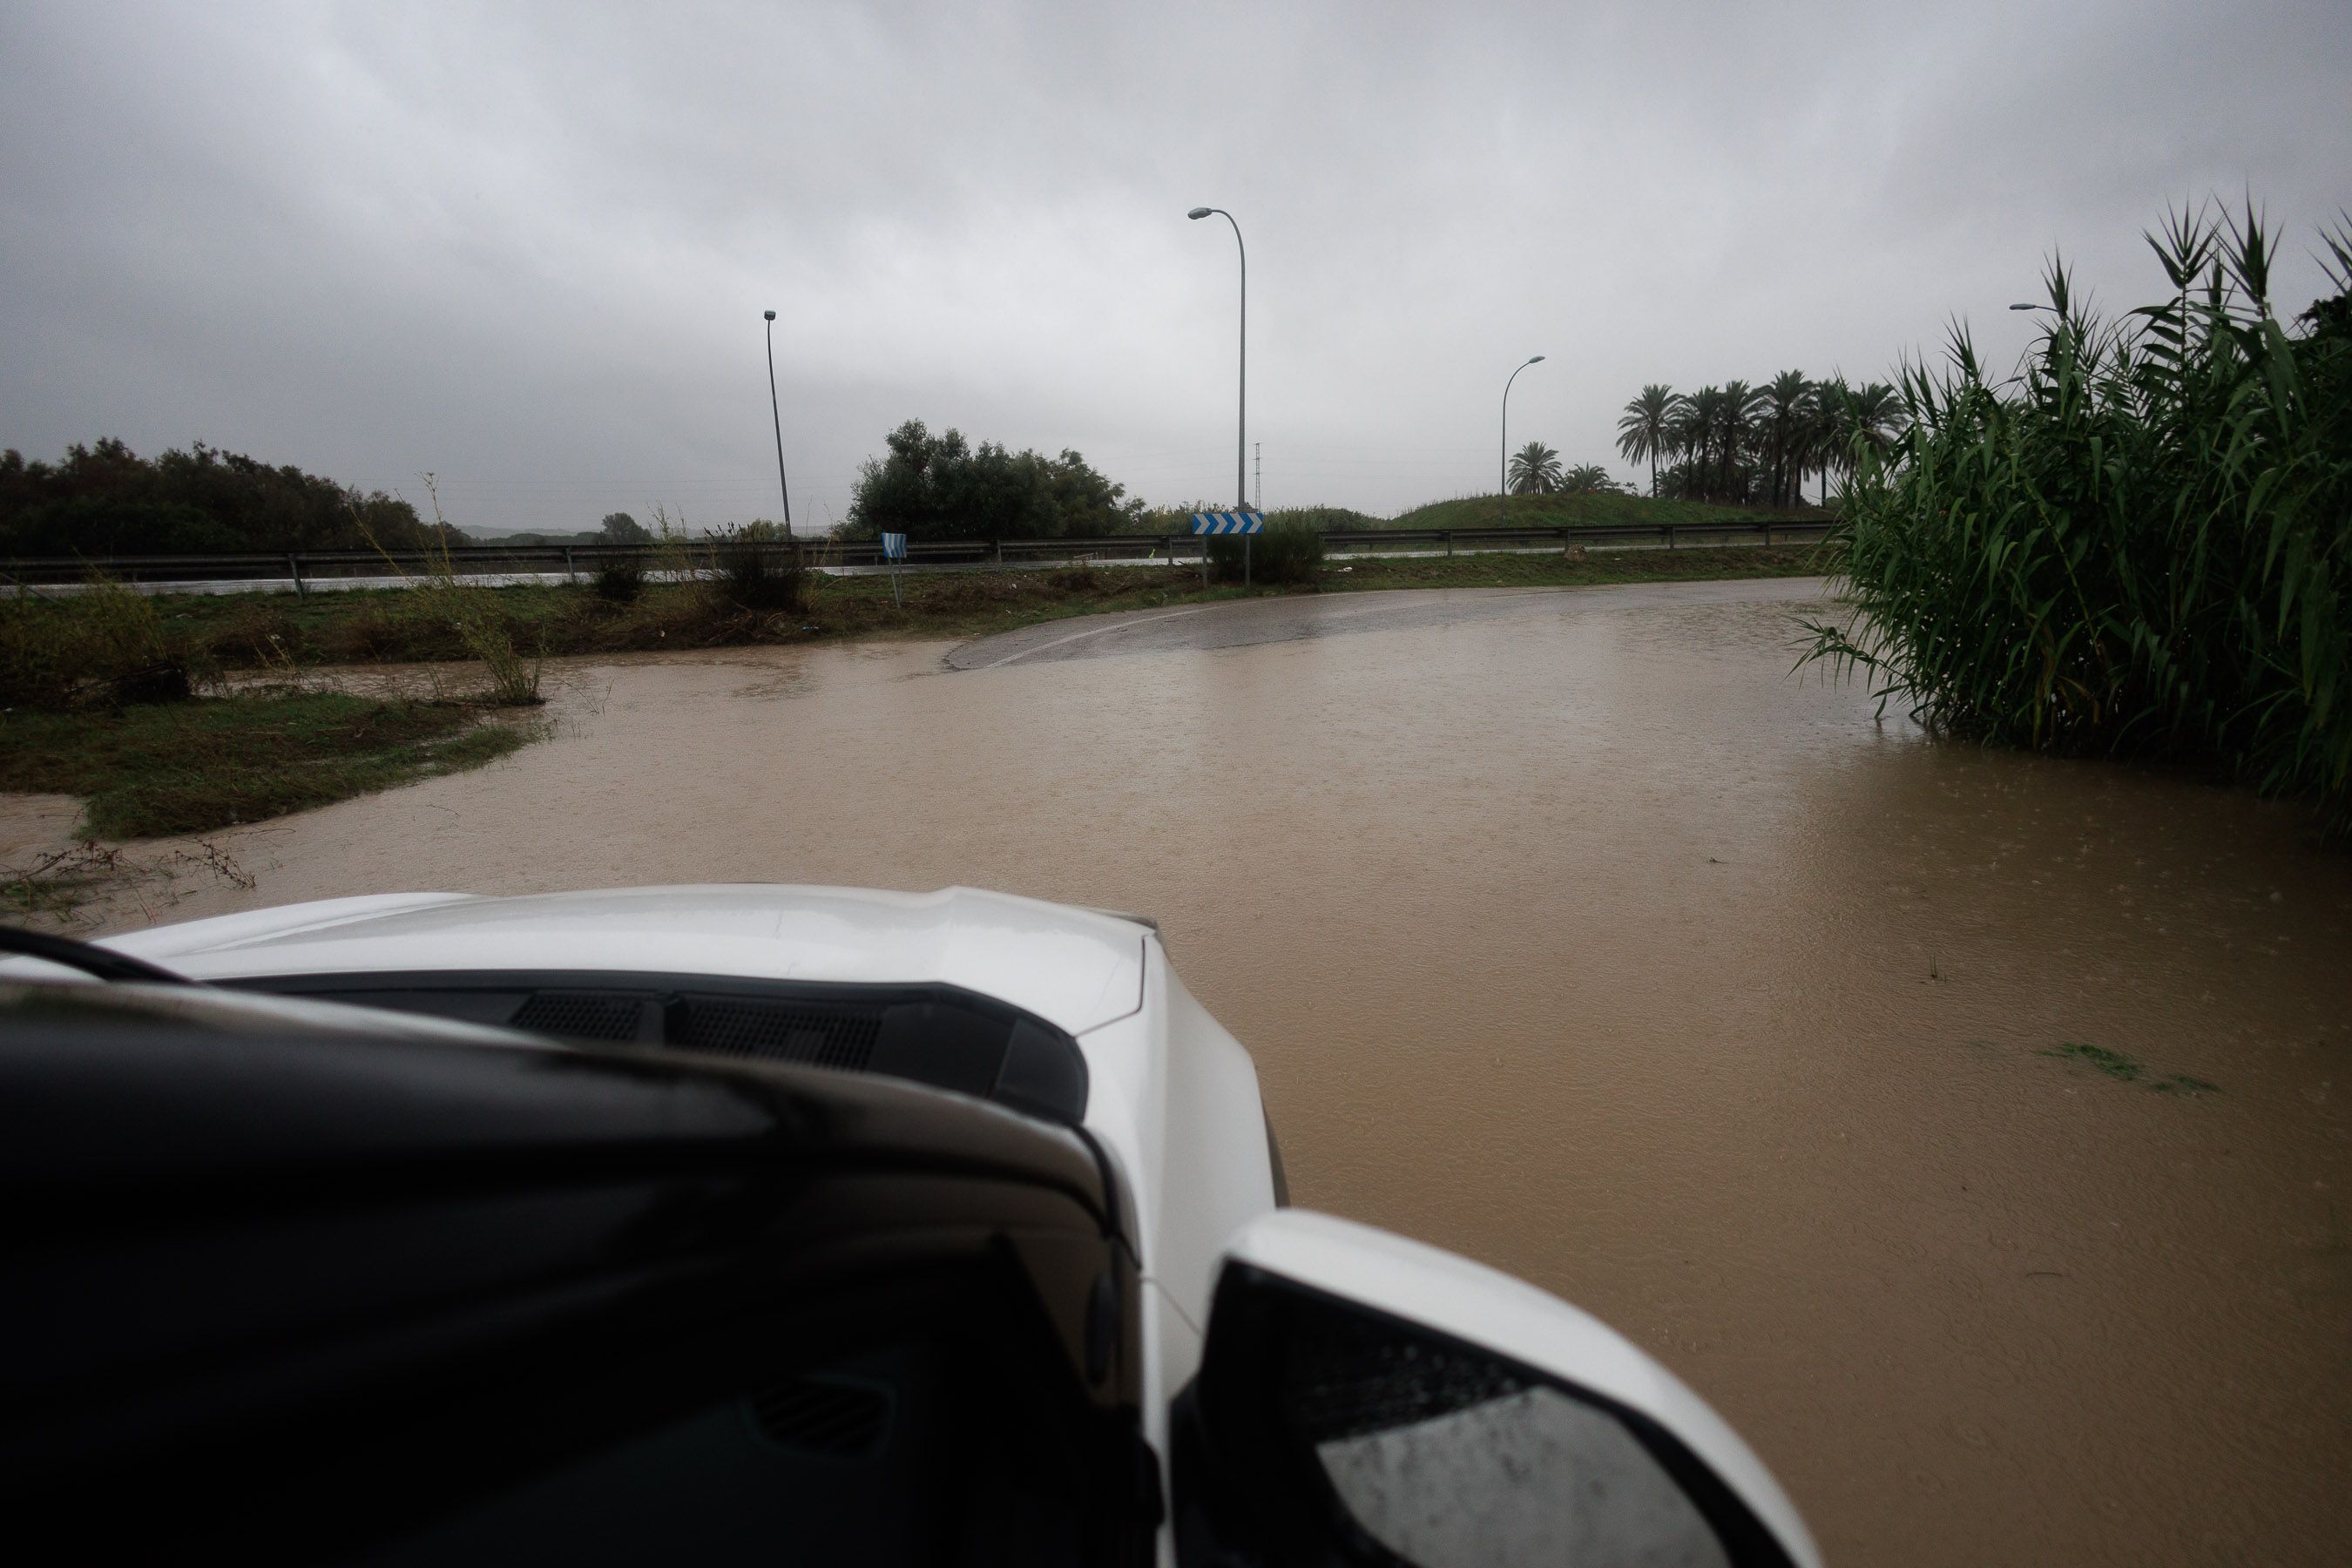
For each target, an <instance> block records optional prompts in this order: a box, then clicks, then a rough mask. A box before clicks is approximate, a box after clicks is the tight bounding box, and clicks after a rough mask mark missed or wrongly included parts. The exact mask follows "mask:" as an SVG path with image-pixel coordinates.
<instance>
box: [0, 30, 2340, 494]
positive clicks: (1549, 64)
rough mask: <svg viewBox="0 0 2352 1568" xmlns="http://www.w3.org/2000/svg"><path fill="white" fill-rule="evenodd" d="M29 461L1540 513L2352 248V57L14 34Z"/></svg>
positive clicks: (4, 256) (1396, 43) (1971, 38)
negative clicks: (1902, 370) (1935, 369)
mask: <svg viewBox="0 0 2352 1568" xmlns="http://www.w3.org/2000/svg"><path fill="white" fill-rule="evenodd" d="M0 125H5V135H0V221H5V245H0V445H5V446H13V447H19V448H21V449H22V450H23V451H24V452H25V453H26V455H27V456H28V457H47V458H55V457H57V456H58V455H60V454H61V453H62V451H63V449H64V447H65V446H66V445H67V444H68V442H71V441H76V440H87V439H89V438H92V437H97V436H99V435H101V434H115V435H120V436H121V437H125V438H127V439H128V440H129V441H130V442H131V444H132V445H133V446H134V447H137V448H139V449H140V450H142V451H151V450H154V449H157V448H160V447H165V446H173V445H181V444H185V443H187V442H190V441H194V440H205V441H208V442H211V443H214V444H215V445H218V446H225V447H231V448H234V449H238V450H244V451H250V452H252V453H254V454H255V455H256V456H259V457H263V458H268V459H270V460H272V461H279V462H293V463H299V464H300V465H301V466H303V467H305V468H313V469H317V470H320V471H324V472H327V473H331V474H332V475H335V476H336V477H338V478H341V479H350V480H353V481H356V482H358V483H361V484H363V485H366V486H370V487H377V486H381V487H383V488H386V489H396V490H398V491H400V492H401V493H403V494H404V495H407V496H408V497H410V499H412V500H417V501H418V502H420V503H422V501H423V500H424V496H423V492H422V487H421V485H420V483H419V481H418V478H417V476H418V475H419V473H420V472H421V471H423V470H425V469H433V470H436V471H437V472H438V473H439V474H440V475H441V476H442V480H443V485H442V488H443V495H444V499H445V501H446V502H447V503H448V505H449V510H450V511H451V514H452V520H453V521H458V522H462V523H466V524H467V525H470V526H476V527H492V528H499V527H515V528H524V527H536V528H563V527H593V525H594V522H595V520H596V519H597V518H598V517H600V516H601V515H602V514H603V513H604V512H605V511H607V510H614V509H615V508H620V509H626V510H631V511H634V512H636V513H637V514H639V515H640V516H644V515H646V513H647V512H648V511H649V510H650V508H651V506H652V505H653V504H654V503H655V502H657V501H658V502H663V503H666V504H667V505H669V506H670V507H672V508H673V509H678V508H683V509H684V510H685V512H686V513H687V515H688V517H689V519H691V520H692V521H694V522H696V523H698V524H699V523H704V522H717V521H728V520H741V519H747V518H750V517H751V516H755V515H773V514H774V512H775V510H776V506H775V490H774V486H775V473H774V449H773V442H772V436H771V433H770V427H769V412H768V404H767V393H768V388H767V381H766V368H765V363H764V360H763V358H762V350H761V321H760V312H761V310H762V309H763V308H773V309H774V310H776V311H777V312H778V318H779V319H778V321H777V323H776V326H777V331H776V358H777V374H778V378H779V382H780V385H781V390H782V409H783V430H784V447H785V457H786V460H787V464H788V467H789V469H790V473H791V479H792V485H793V509H794V516H795V518H796V519H798V520H801V521H816V522H819V523H822V522H824V521H826V520H828V519H831V518H837V517H838V516H839V515H840V514H841V512H842V511H843V510H844V508H845V505H846V503H847V500H848V495H849V489H850V486H851V483H852V481H853V480H854V479H855V476H856V468H857V465H858V463H859V462H860V461H861V460H862V459H863V458H866V456H868V455H869V454H871V453H874V452H876V451H877V450H879V449H880V447H881V437H882V436H883V433H884V432H885V431H886V430H887V429H888V428H889V427H890V426H893V425H895V424H897V423H898V421H899V420H901V419H904V418H907V417H909V416H917V417H920V418H923V419H925V420H927V421H929V423H930V424H932V425H933V426H948V425H954V426H961V428H962V429H964V430H965V431H966V432H967V433H969V434H971V436H973V437H976V438H977V437H986V438H990V439H995V440H1001V441H1003V442H1005V443H1006V444H1008V445H1010V446H1013V447H1024V446H1035V447H1042V448H1045V449H1046V450H1049V451H1051V450H1058V449H1059V448H1061V447H1076V448H1078V449H1079V450H1081V451H1083V452H1084V453H1085V454H1086V455H1087V458H1089V459H1091V460H1092V461H1094V462H1095V463H1096V464H1097V466H1098V467H1100V468H1103V469H1104V470H1105V471H1107V472H1108V474H1109V475H1110V476H1111V477H1112V478H1114V479H1119V480H1122V481H1124V482H1125V483H1127V484H1128V485H1129V487H1130V488H1131V489H1133V490H1134V491H1135V492H1137V493H1139V494H1140V495H1142V496H1144V497H1145V498H1147V499H1148V500H1151V501H1154V502H1187V501H1192V500H1219V501H1224V500H1231V499H1232V497H1231V494H1230V492H1231V490H1232V488H1233V467H1234V465H1233V454H1234V293H1235V270H1236V268H1235V258H1234V241H1233V236H1232V233H1231V231H1230V230H1228V229H1227V228H1226V227H1225V226H1224V225H1223V222H1222V220H1214V219H1213V220H1210V221H1208V222H1204V223H1197V224H1195V223H1188V222H1186V221H1185V217H1184V213H1185V209H1187V208H1188V207H1191V206H1192V205H1196V204H1208V205H1217V206H1223V207H1227V208H1230V209H1231V210H1232V211H1233V212H1234V214H1235V216H1237V217H1238V218H1239V219H1240V221H1241V224H1242V226H1243V228H1244V234H1245V236H1246V237H1247V240H1248V243H1249V247H1250V248H1249V258H1250V301H1249V303H1250V314H1249V332H1250V336H1249V347H1250V383H1249V397H1250V402H1249V405H1250V430H1249V434H1250V437H1251V438H1252V440H1253V441H1257V442H1263V443H1264V447H1265V502H1266V504H1268V505H1270V506H1278V505H1289V504H1299V503H1307V502H1315V501H1326V502H1330V503H1334V504H1339V505H1347V506H1355V507H1361V508H1365V509H1367V510H1375V511H1381V512H1390V511H1394V510H1400V509H1402V508H1403V507H1407V506H1410V505H1412V504H1414V503H1416V502H1418V501H1422V500H1429V499H1433V498H1437V497H1443V496H1450V495H1456V494H1463V493H1467V492H1470V491H1474V490H1479V489H1492V488H1493V486H1494V483H1495V479H1494V475H1495V469H1496V445H1497V432H1496V412H1497V410H1496V403H1497V398H1498V395H1499V393H1500V391H1501V388H1502V385H1503V382H1504V378H1505V377H1506V376H1507V374H1509V373H1510V370H1511V367H1512V366H1513V365H1514V364H1516V363H1518V362H1519V361H1520V360H1523V359H1525V358H1526V357H1527V356H1528V355H1529V354H1532V353H1542V354H1546V355H1549V359H1548V360H1547V362H1546V363H1543V364H1541V365H1538V366H1537V367H1535V368H1534V369H1532V370H1530V371H1528V373H1527V374H1525V375H1523V376H1521V377H1520V378H1519V381H1518V385H1517V390H1516V391H1515V392H1514V393H1513V395H1512V402H1511V434H1512V437H1513V439H1514V442H1515V443H1516V442H1517V441H1518V440H1523V439H1529V438H1540V439H1542V440H1544V441H1546V442H1548V443H1549V444H1551V445H1552V446H1555V447H1559V449H1560V450H1561V452H1562V453H1563V454H1564V455H1565V456H1566V457H1567V458H1569V459H1570V460H1571V461H1606V462H1608V463H1609V464H1610V465H1611V466H1612V468H1615V469H1616V470H1617V471H1619V472H1621V473H1628V474H1630V472H1631V469H1630V468H1629V467H1628V466H1626V465H1624V464H1622V462H1620V461H1618V459H1617V458H1616V457H1615V455H1614V453H1613V451H1612V435H1613V426H1614V421H1615V416H1616V413H1617V411H1618V409H1619V408H1620V407H1621V406H1622V404H1623V403H1624V402H1625V400H1626V399H1627V398H1628V397H1630V396H1632V395H1633V394H1634V393H1635V392H1636V391H1637V390H1638V389H1639V387H1640V386H1641V384H1643V382H1645V381H1665V382H1669V383H1671V384H1674V385H1675V386H1677V387H1684V388H1687V387H1692V386H1696V385H1697V384H1701V383H1705V382H1720V381H1723V380H1726V379H1727V378H1731V377H1746V378H1748V379H1750V380H1756V379H1762V378H1766V377H1769V376H1770V375H1771V374H1773V373H1775V372H1777V371H1780V370H1782V369H1790V368H1794V369H1801V370H1803V371H1805V372H1807V373H1809V374H1817V375H1818V374H1827V373H1829V372H1830V371H1832V370H1834V369H1842V370H1843V371H1844V372H1845V373H1846V374H1849V375H1852V376H1856V377H1864V376H1878V375H1883V374H1885V373H1886V372H1887V371H1888V369H1889V368H1890V367H1891V365H1892V364H1893V363H1894V362H1895V359H1896V358H1897V356H1898V355H1900V354H1903V353H1906V352H1908V353H1922V352H1927V353H1933V352H1936V351H1937V349H1938V347H1939V345H1940V342H1941V340H1942V338H1943V335H1944V331H1945V328H1946V325H1947V323H1948V321H1950V320H1952V319H1954V318H1956V317H1965V318H1966V319H1967V320H1968V321H1969V323H1970V324H1971V325H1972V327H1973V328H1974V329H1975V331H1976V332H1977V334H1978V337H1979V342H1980V344H1981V345H1982V347H1983V348H1984V349H1985V350H1986V352H1987V353H1988V354H1989V356H1990V357H1991V358H1993V359H1994V360H1996V361H1997V362H1998V363H2007V362H2008V360H2009V359H2011V357H2013V356H2014V354H2015V353H2017V352H2018V350H2019V349H2020V348H2021V346H2022V345H2023V343H2024V342H2025V339H2026V337H2027V334H2028V331H2029V328H2028V326H2027V324H2026V319H2025V318H2024V317H2022V316H2018V315H2012V314H2011V313H2010V312H2009V311H2007V310H2005V309H2004V308H2003V307H2004V306H2005V305H2006V304H2007V303H2008V302H2009V301H2010V300H2017V299H2028V298H2033V297H2035V295H2036V292H2037V277H2038V273H2039V270H2040V268H2041V267H2042V263H2043V260H2044V258H2045V257H2046V256H2047V254H2048V253H2049V251H2050V250H2051V249H2052V247H2063V249H2064V250H2065V251H2066V253H2067V254H2068V256H2069V257H2070V258H2071V259H2072V260H2073V261H2074V263H2075V265H2076V267H2077V268H2078V277H2079V279H2080V280H2081V281H2082V282H2084V283H2086V284H2089V285H2091V286H2092V287H2093V288H2095V290H2096V292H2097V294H2098V296H2099V297H2100V298H2101V299H2102V300H2105V301H2106V302H2108V303H2110V304H2115V305H2128V304H2137V303H2139V302H2142V301H2143V300H2146V299H2147V298H2148V297H2150V296H2151V295H2153V294H2155V293H2157V292H2158V291H2160V289H2161V281H2160V275H2159V274H2158V272H2157V270H2156V268H2155V265H2154V262H2153V260H2152V258H2148V257H2147V253H2146V251H2145V249H2144V248H2143V247H2142V246H2141V243H2140V240H2139V234H2140V231H2141V230H2142V229H2143V228H2145V227H2147V226H2149V225H2150V224H2152V223H2154V222H2155V221H2156V220H2157V219H2158V216H2160V214H2161V213H2162V211H2163V209H2164V207H2165V205H2166V204H2167V203H2168V201H2169V202H2172V203H2176V204H2177V203H2179V202H2181V201H2183V200H2184V199H2189V198H2202V197H2204V196H2207V195H2215V194H2218V195H2223V196H2226V197H2230V198H2232V199H2242V197H2243V195H2244V194H2245V193H2246V192H2247V191H2249V190H2251V191H2252V193H2253V194H2254V195H2256V196H2257V197H2258V198H2259V199H2260V200H2261V201H2262V202H2263V205H2265V207H2266V208H2267V211H2268V213H2269V216H2270V217H2271V218H2272V219H2273V221H2274V222H2275V223H2276V224H2277V225H2278V226H2280V227H2281V228H2282V229H2283V230H2284V233H2285V236H2286V238H2287V241H2288V244H2287V247H2286V260H2285V264H2284V268H2283V286H2282V288H2281V290H2280V292H2281V295H2282V299H2283V300H2284V303H2285V304H2286V305H2287V306H2288V307H2289V308H2291V309H2295V310H2299V309H2301V308H2302V307H2303V306H2304V305H2305V304H2306V303H2308V301H2309V300H2310V299H2311V298H2312V297H2313V295H2314V294H2315V293H2316V292H2318V291H2319V289H2320V287H2321V281H2322V279H2321V275H2320V272H2319V268H2317V266H2316V265H2315V262H2314V261H2313V260H2312V259H2311V252H2312V249H2313V232H2314V230H2315V227H2316V226H2318V225H2320V224H2322V223H2325V222H2329V221H2333V220H2335V219H2336V216H2337V214H2338V213H2339V211H2340V210H2341V209H2342V208H2344V207H2346V206H2347V205H2352V5H2347V4H2346V3H2345V0H2311V3H2307V4H2303V3H2287V4H2266V3H2263V0H2249V3H2241V4H2192V3H2179V0H2170V3H2168V0H2133V3H2120V0H2076V3H2073V4H2067V5H2026V4H2011V3H2005V0H1979V3H1976V4H1969V5H1951V6H1936V7H1927V6H1917V7H1915V6H1909V5H1902V4H1899V3H1898V4H1892V5H1890V4H1886V3H1885V0H1879V3H1876V4H1871V5H1758V4H1738V5H1735V4H1721V5H1675V4H1669V3H1663V0H1634V3H1624V4H1620V3H1615V0H1598V3H1594V4H1585V5H1575V4H1559V3H1553V4H1545V5H1528V6H1516V7H1515V6H1494V7H1478V6H1470V5H1449V6H1438V5H1429V6H1404V5H1367V4H1356V5H1328V6H1315V5H1292V6H1281V5H1234V6H1218V5H1159V6H1150V7H1145V6H1127V5H1072V4H1060V5H1021V4H1007V3H1003V0H996V3H992V4H986V5H973V4H969V3H967V4H961V5H863V6H828V5H716V4H713V5H681V4H665V5H642V6H640V5H608V6H591V5H580V4H570V5H504V6H441V5H418V4H403V5H389V4H386V5H317V4H298V5H277V6H273V5H101V4H90V3H89V0H78V3H75V4H70V5H68V4H35V3H27V0H9V3H7V4H6V5H0Z"/></svg>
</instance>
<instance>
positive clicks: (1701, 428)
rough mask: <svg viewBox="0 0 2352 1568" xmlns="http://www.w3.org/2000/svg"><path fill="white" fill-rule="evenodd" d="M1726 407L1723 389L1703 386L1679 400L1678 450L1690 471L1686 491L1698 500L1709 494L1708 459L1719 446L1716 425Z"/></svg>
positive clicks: (1676, 439) (1676, 443)
mask: <svg viewBox="0 0 2352 1568" xmlns="http://www.w3.org/2000/svg"><path fill="white" fill-rule="evenodd" d="M1722 407H1723V389H1722V388H1721V387H1716V386H1702V387H1700V388H1699V389H1698V390H1697V391H1696V392H1694V393H1691V394H1690V395H1687V396H1685V397H1680V398H1677V399H1675V452H1676V453H1677V454H1678V455H1679V456H1680V457H1681V458H1682V460H1683V462H1684V463H1685V466H1686V467H1687V468H1688V470H1689V476H1690V477H1689V480H1688V483H1687V485H1686V486H1685V493H1686V494H1687V495H1688V496H1690V497H1691V498H1692V499H1694V500H1696V499H1698V498H1700V497H1703V496H1705V495H1706V493H1707V477H1706V458H1707V454H1708V453H1709V452H1711V451H1713V450H1714V449H1715V426H1716V420H1717V415H1718V414H1719V413H1720V412H1721V410H1722Z"/></svg>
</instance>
